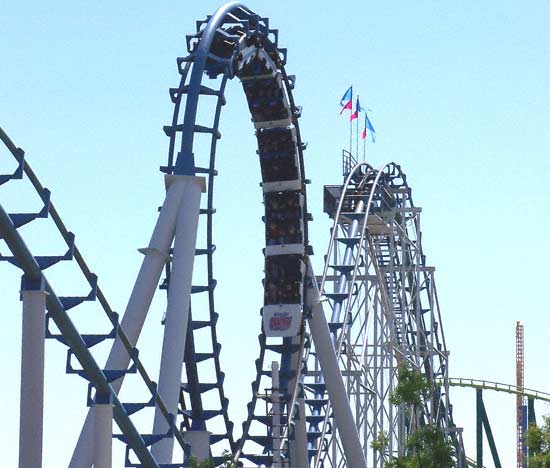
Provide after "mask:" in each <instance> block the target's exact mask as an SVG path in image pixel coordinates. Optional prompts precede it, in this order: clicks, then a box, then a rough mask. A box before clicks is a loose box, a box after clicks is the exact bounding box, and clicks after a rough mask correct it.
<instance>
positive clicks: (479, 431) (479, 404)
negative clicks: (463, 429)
mask: <svg viewBox="0 0 550 468" xmlns="http://www.w3.org/2000/svg"><path fill="white" fill-rule="evenodd" d="M482 408H483V390H481V388H477V389H476V448H477V456H476V467H477V468H483V417H482V415H481V412H482Z"/></svg>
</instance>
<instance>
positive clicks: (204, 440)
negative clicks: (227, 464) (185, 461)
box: [183, 431, 212, 462]
mask: <svg viewBox="0 0 550 468" xmlns="http://www.w3.org/2000/svg"><path fill="white" fill-rule="evenodd" d="M210 434H212V433H211V432H209V431H186V432H184V433H183V438H184V439H185V442H187V443H188V444H189V447H190V449H191V453H190V455H191V456H192V457H193V458H196V459H197V461H199V462H201V461H204V460H209V459H210Z"/></svg>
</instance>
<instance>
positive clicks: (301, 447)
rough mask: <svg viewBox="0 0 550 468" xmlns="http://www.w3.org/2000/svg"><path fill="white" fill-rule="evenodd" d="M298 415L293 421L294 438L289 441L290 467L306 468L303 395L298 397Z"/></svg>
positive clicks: (304, 405)
mask: <svg viewBox="0 0 550 468" xmlns="http://www.w3.org/2000/svg"><path fill="white" fill-rule="evenodd" d="M296 401H297V402H298V408H297V411H298V415H297V416H298V417H297V420H296V421H295V422H294V440H290V441H289V446H290V468H308V467H309V461H308V460H309V459H308V453H307V427H306V404H305V401H304V398H303V396H300V397H298V399H297V400H296Z"/></svg>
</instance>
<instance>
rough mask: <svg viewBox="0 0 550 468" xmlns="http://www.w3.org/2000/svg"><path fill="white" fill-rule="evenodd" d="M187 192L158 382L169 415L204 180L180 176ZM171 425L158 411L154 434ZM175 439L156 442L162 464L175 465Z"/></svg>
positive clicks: (175, 394)
mask: <svg viewBox="0 0 550 468" xmlns="http://www.w3.org/2000/svg"><path fill="white" fill-rule="evenodd" d="M178 177H179V178H182V180H183V182H184V184H185V189H184V194H183V197H182V200H181V202H180V207H179V212H178V218H177V223H176V238H175V240H174V253H173V257H172V268H171V271H170V284H169V285H168V306H167V309H166V320H165V322H164V339H163V342H162V354H161V362H160V371H159V379H158V393H159V396H160V397H161V398H162V401H163V402H164V404H165V405H166V408H167V409H168V412H169V413H171V414H173V415H174V416H176V415H177V411H178V402H179V395H180V388H181V373H182V368H183V357H184V352H185V337H186V334H187V322H188V320H189V305H190V302H191V284H192V279H193V264H194V261H195V248H196V242H197V229H198V223H199V210H200V199H201V191H203V190H204V188H205V181H204V178H203V177H193V176H178ZM168 429H169V427H168V423H167V421H166V419H165V417H164V416H163V414H162V412H161V411H160V409H159V408H158V407H157V408H156V409H155V421H154V424H153V434H164V433H166V432H167V431H168ZM173 448H174V438H173V437H165V438H163V439H161V440H159V441H158V442H156V443H155V444H154V445H153V446H152V448H151V453H152V454H153V456H154V457H155V460H156V461H157V462H158V463H159V464H160V463H172V452H173Z"/></svg>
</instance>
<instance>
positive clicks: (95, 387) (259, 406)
mask: <svg viewBox="0 0 550 468" xmlns="http://www.w3.org/2000/svg"><path fill="white" fill-rule="evenodd" d="M286 62H287V51H286V49H284V48H282V47H280V46H279V34H278V31H277V30H276V29H273V28H272V27H271V26H270V23H269V19H268V18H263V17H261V16H259V15H258V14H256V13H254V12H252V11H251V10H249V9H248V8H247V7H245V6H243V5H241V4H238V3H229V4H226V5H224V6H222V7H221V8H220V9H219V10H218V11H216V12H215V13H214V14H213V15H212V16H209V17H208V18H207V19H206V20H203V21H197V23H196V31H195V33H194V34H191V35H189V36H187V55H185V56H182V57H178V59H177V65H178V71H179V74H180V76H181V79H180V83H179V85H178V86H177V87H175V88H172V89H170V90H169V94H170V98H171V100H172V103H173V105H174V113H173V117H172V122H171V124H170V125H167V126H165V127H164V132H165V134H166V136H167V137H168V138H169V145H168V147H169V149H168V158H167V163H166V165H165V166H162V167H161V171H162V172H163V173H164V178H165V185H166V197H165V200H164V203H163V204H162V207H161V209H160V211H159V214H158V220H157V222H156V225H155V228H154V230H153V233H152V236H151V239H150V242H149V244H148V246H147V247H146V248H143V249H140V252H141V253H142V254H143V261H142V265H141V268H140V270H139V273H138V276H137V278H136V281H135V285H134V288H133V290H132V293H131V295H130V298H129V300H128V305H127V307H126V310H125V312H124V314H123V316H122V317H121V318H120V317H119V315H118V314H116V313H115V312H114V311H113V309H112V308H111V306H110V305H109V302H108V300H107V298H106V296H105V294H104V293H103V291H102V289H101V287H100V285H99V281H98V278H97V276H96V275H95V274H94V273H92V270H91V269H90V267H89V266H88V263H86V261H85V260H84V257H83V254H82V253H81V251H80V250H79V249H78V248H77V246H76V243H75V236H74V234H73V233H72V232H71V231H70V230H69V229H68V228H67V227H66V226H65V224H64V222H63V221H62V218H61V216H60V214H59V213H58V211H57V210H56V209H55V207H54V205H53V203H52V201H51V198H52V197H51V194H50V192H49V191H48V190H47V189H46V188H44V186H43V185H42V183H41V182H40V181H39V179H38V177H37V176H36V174H35V173H34V172H33V170H32V169H31V167H30V165H29V162H28V160H27V158H26V156H25V153H24V152H23V150H21V149H20V148H19V147H18V146H17V145H16V144H15V143H14V142H12V141H11V140H10V138H9V137H8V136H7V135H6V134H5V133H4V132H3V131H0V139H1V140H2V143H3V144H4V146H5V147H6V148H7V150H8V152H9V153H10V154H11V155H12V156H13V160H14V170H13V172H11V173H10V174H6V175H0V185H4V184H16V183H18V182H19V181H21V180H22V181H23V182H24V183H28V184H30V185H32V187H33V189H34V191H35V192H36V194H37V195H38V196H39V198H40V200H41V203H42V206H41V207H40V208H39V209H38V210H36V211H35V212H32V213H7V212H6V210H5V209H4V207H3V206H2V205H0V238H1V239H3V241H4V242H5V244H6V246H7V248H8V249H9V251H10V252H11V253H10V255H4V250H2V254H1V255H0V260H1V261H5V262H9V263H11V264H12V265H14V266H15V267H17V268H19V269H20V270H21V271H22V274H23V276H22V281H21V300H22V303H23V346H22V377H21V378H22V385H21V428H20V466H21V467H40V466H42V439H43V437H42V431H43V428H42V419H43V398H44V397H43V392H44V388H43V387H44V339H45V338H47V339H54V340H57V341H58V342H60V343H61V344H63V345H64V346H66V347H67V359H66V371H67V373H73V374H78V375H79V376H81V377H82V378H84V379H85V380H86V381H87V382H88V394H87V399H86V400H87V403H88V406H89V408H90V409H89V411H88V415H87V417H86V419H85V421H83V425H82V431H81V433H80V437H79V439H78V443H77V445H76V447H75V448H74V452H73V455H72V459H71V462H70V465H69V466H70V467H71V468H87V467H91V466H95V467H101V468H106V467H111V466H112V440H113V438H115V439H117V440H119V441H120V442H121V443H122V444H124V445H125V447H126V455H125V466H130V467H158V468H161V467H165V468H167V467H173V468H177V467H184V466H189V460H190V459H191V457H195V458H197V459H199V460H208V459H212V460H213V462H214V464H215V465H216V466H222V465H224V464H225V465H227V464H228V463H236V464H237V465H239V466H247V467H248V466H257V467H262V466H263V467H267V466H270V467H273V468H282V467H292V468H305V467H310V468H321V467H324V468H329V467H331V468H332V467H334V468H340V467H349V468H351V467H353V468H366V467H367V466H369V467H383V466H384V464H385V462H386V461H387V460H389V458H390V457H393V456H398V455H402V454H403V453H404V452H405V441H406V439H407V436H408V435H409V434H410V433H411V431H412V430H413V428H414V427H417V426H418V425H426V424H430V425H434V426H436V427H438V428H440V429H441V431H442V433H443V434H444V436H445V437H446V438H447V440H448V441H449V442H450V444H451V445H452V447H453V451H454V455H453V456H454V458H455V460H456V462H457V466H458V467H464V466H467V465H469V464H471V462H470V461H469V460H467V459H466V457H465V454H464V448H463V442H462V429H461V428H459V427H457V425H456V424H455V421H454V418H453V412H452V405H451V399H450V391H449V390H450V388H451V386H453V385H457V384H458V385H460V384H461V382H457V381H455V380H451V379H449V376H448V359H449V352H448V350H447V346H446V343H445V337H444V333H443V326H442V314H441V311H440V309H439V301H438V295H437V289H436V282H435V277H434V268H433V267H431V266H429V264H427V262H426V255H425V253H424V249H423V246H422V237H421V223H420V219H421V213H422V210H421V208H419V207H417V206H415V205H414V204H413V201H412V190H411V187H410V186H409V185H408V183H407V178H406V175H405V174H404V172H403V171H402V169H401V167H400V166H399V165H398V164H395V163H389V164H386V165H384V166H382V167H381V168H378V169H377V168H374V167H372V166H371V165H369V164H367V163H357V162H356V161H355V160H354V158H353V156H352V155H351V154H349V153H347V154H345V155H344V171H343V176H344V179H343V181H342V183H341V184H338V185H327V186H325V188H324V194H323V196H324V212H325V213H326V214H327V215H328V216H329V217H330V219H331V220H332V222H333V225H332V228H331V229H330V232H329V237H328V238H329V242H328V248H327V250H326V253H325V255H324V267H323V269H322V271H321V272H320V273H321V274H319V275H316V274H315V273H314V270H313V267H312V263H311V259H310V257H311V256H312V255H313V248H312V246H311V245H310V243H309V237H308V227H309V224H310V223H311V220H312V217H311V215H310V214H309V213H308V209H307V193H306V188H307V185H308V183H309V181H308V179H307V178H306V173H305V167H304V158H303V152H304V151H305V150H306V144H305V143H304V142H303V141H302V138H301V133H300V126H299V121H300V117H301V108H300V106H298V105H296V104H295V102H294V98H293V94H292V92H293V89H294V86H295V77H294V76H292V75H288V74H287V72H286V70H285V66H286ZM233 78H237V79H238V80H239V81H240V82H241V85H242V87H243V90H244V94H245V97H246V100H247V104H248V108H249V110H250V115H251V118H252V122H253V127H254V130H255V135H256V138H257V144H258V150H257V154H258V157H259V163H260V169H261V188H262V190H261V192H262V197H263V205H264V209H265V213H264V216H263V222H264V228H265V248H264V251H263V254H264V255H263V262H264V271H265V278H264V281H263V288H264V304H263V307H262V309H261V317H258V329H259V335H258V340H259V349H260V351H259V355H258V357H257V359H256V360H255V361H254V362H251V364H250V365H251V366H254V368H255V371H256V376H255V378H254V380H253V381H252V383H251V386H250V392H249V396H248V402H247V404H246V417H245V420H244V421H243V422H242V431H240V433H239V437H238V438H237V437H236V435H235V433H234V424H233V422H232V421H231V419H230V416H229V401H228V398H227V397H226V393H225V390H224V381H225V373H224V372H223V370H222V366H221V362H220V353H221V344H220V341H219V339H218V328H217V322H218V317H219V316H218V312H217V307H216V302H215V297H216V296H215V292H216V285H217V278H216V275H215V270H214V260H215V257H216V255H215V253H216V244H215V236H214V234H215V233H214V229H213V226H214V222H213V220H214V217H215V216H216V210H215V198H214V186H215V182H216V178H217V177H218V172H217V169H216V149H217V143H218V140H219V139H220V138H221V133H220V131H219V123H220V119H221V114H222V109H223V107H224V105H225V103H226V101H225V89H226V85H227V83H228V81H229V80H231V79H233ZM204 102H208V103H209V104H208V105H210V106H213V108H214V109H215V110H214V115H213V116H212V121H211V122H210V123H204V122H198V112H197V109H198V108H199V106H200V105H202V104H203V103H204ZM212 103H213V104H212ZM197 135H201V136H202V137H204V136H206V137H208V138H209V139H210V143H209V147H210V150H209V152H208V154H206V155H205V154H201V152H199V151H197V149H196V148H194V141H195V140H196V139H197V138H196V137H197ZM203 193H204V194H205V200H204V199H202V198H203V195H202V194H203ZM39 218H47V219H48V220H49V222H50V223H52V225H53V226H54V227H55V229H56V230H57V231H58V232H59V234H60V235H61V237H62V238H63V240H64V242H65V244H66V250H65V251H64V252H61V253H60V254H59V255H57V256H36V255H34V254H33V253H32V250H31V247H30V242H27V241H26V240H24V238H23V235H22V231H21V230H20V228H21V227H23V226H25V225H27V224H29V223H32V222H34V221H35V220H37V219H39ZM198 232H204V233H205V234H206V235H205V237H204V238H199V237H198ZM196 259H200V261H205V262H206V269H205V270H204V271H202V270H200V269H196V268H194V264H195V260H196ZM258 261H260V259H258ZM60 262H72V263H73V264H74V265H75V266H76V267H77V268H78V270H79V271H80V274H81V275H82V277H83V278H84V279H85V281H86V282H87V284H88V285H89V291H88V292H86V294H84V295H74V296H59V295H57V294H56V292H55V291H56V288H57V286H56V284H54V283H53V282H50V281H49V280H48V279H47V274H46V270H47V269H48V268H53V267H55V265H57V264H58V263H60ZM201 275H204V276H203V277H201ZM158 288H160V289H163V290H166V294H167V309H166V314H165V317H164V318H163V327H164V339H163V344H162V356H161V362H160V372H159V376H158V380H156V381H155V380H153V378H152V377H151V376H150V375H149V374H148V373H147V371H146V369H145V366H144V365H143V363H142V361H141V359H140V353H139V351H138V348H137V343H138V339H139V337H140V334H141V332H142V328H143V325H144V322H145V319H146V316H147V313H148V310H149V306H150V304H151V301H152V299H153V296H154V294H155V292H156V290H157V289H158ZM88 301H93V302H95V303H96V304H97V306H96V308H95V314H97V317H98V321H100V319H102V320H104V323H106V324H107V325H106V327H105V330H104V332H103V333H97V332H89V331H86V330H82V329H77V327H76V326H75V325H74V323H73V319H72V318H71V315H72V313H73V312H72V311H73V310H75V309H77V308H78V307H79V306H80V305H81V304H83V303H84V302H88ZM203 304H206V306H205V307H204V306H203ZM105 318H106V319H107V320H105ZM205 336H206V337H208V338H207V339H206V341H205ZM99 343H111V349H110V352H109V355H108V358H107V360H106V362H105V363H103V362H102V360H101V359H100V358H99V357H98V356H97V355H96V354H94V350H95V347H96V345H98V344H99ZM402 363H407V364H408V365H409V366H411V367H412V368H414V369H416V370H418V371H420V372H421V373H422V374H423V375H424V376H425V378H426V381H427V382H428V383H429V385H430V392H429V395H430V396H429V398H427V399H426V400H425V401H424V402H423V404H422V405H421V407H420V408H416V409H415V410H414V411H412V408H410V407H407V405H400V406H395V405H393V404H391V402H390V395H391V394H392V392H393V390H394V389H395V386H396V385H397V372H398V367H399V365H400V364H402ZM130 377H131V378H133V379H138V380H140V381H141V382H142V383H143V384H144V386H145V388H146V389H147V391H148V397H147V398H143V399H141V400H140V401H122V400H121V398H120V397H119V391H120V389H121V387H122V385H123V381H124V380H125V379H127V378H130ZM470 383H471V384H472V385H474V386H475V384H473V383H472V382H470ZM495 389H500V387H499V388H496V387H495ZM509 390H510V389H509ZM146 409H150V410H151V411H154V420H153V421H151V423H152V431H151V430H150V428H149V429H144V425H143V424H142V420H139V421H138V418H137V415H139V414H140V412H142V411H143V410H146ZM113 420H114V421H115V422H116V425H117V427H118V433H114V434H113V427H112V426H113V424H112V421H113ZM381 438H384V439H385V440H386V443H385V445H384V448H383V449H382V450H381V449H377V448H373V446H372V443H373V442H374V441H376V440H380V439H381Z"/></svg>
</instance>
